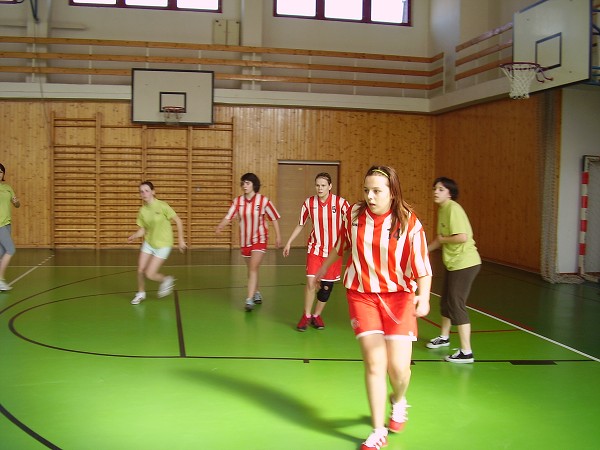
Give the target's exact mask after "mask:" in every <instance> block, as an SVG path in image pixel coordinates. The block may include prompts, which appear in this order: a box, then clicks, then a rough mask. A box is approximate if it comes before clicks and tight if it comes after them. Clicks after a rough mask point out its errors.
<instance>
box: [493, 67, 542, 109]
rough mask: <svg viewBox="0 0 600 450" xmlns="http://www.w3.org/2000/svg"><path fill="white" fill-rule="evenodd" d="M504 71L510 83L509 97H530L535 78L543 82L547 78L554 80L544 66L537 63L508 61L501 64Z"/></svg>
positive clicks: (517, 98)
mask: <svg viewBox="0 0 600 450" xmlns="http://www.w3.org/2000/svg"><path fill="white" fill-rule="evenodd" d="M500 68H501V69H502V72H504V74H505V75H506V77H507V78H508V81H509V83H510V92H509V94H508V95H509V97H510V98H512V99H515V100H521V99H526V98H529V91H530V88H531V83H532V82H533V79H534V78H536V79H537V81H539V82H540V83H543V82H544V81H545V80H552V78H549V77H547V76H546V74H545V73H544V68H543V67H541V66H540V65H539V64H536V63H520V62H514V63H507V64H501V65H500Z"/></svg>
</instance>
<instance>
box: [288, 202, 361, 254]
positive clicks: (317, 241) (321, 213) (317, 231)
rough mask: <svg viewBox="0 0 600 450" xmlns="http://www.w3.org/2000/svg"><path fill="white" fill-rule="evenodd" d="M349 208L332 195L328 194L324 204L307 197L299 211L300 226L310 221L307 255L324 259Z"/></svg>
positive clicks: (348, 205)
mask: <svg viewBox="0 0 600 450" xmlns="http://www.w3.org/2000/svg"><path fill="white" fill-rule="evenodd" d="M348 208H350V204H349V203H348V201H347V200H346V199H344V198H342V197H339V196H337V195H334V194H329V196H328V197H327V200H325V202H321V201H320V200H319V197H318V196H317V195H313V196H312V197H308V198H307V199H306V200H305V201H304V203H303V204H302V210H301V211H300V222H299V223H300V225H304V224H305V223H307V222H308V220H309V219H310V220H311V222H312V226H313V229H312V231H311V232H310V236H309V237H308V253H311V254H313V255H317V256H322V257H323V258H326V257H327V255H329V250H331V248H332V247H333V246H334V245H335V243H336V242H337V239H338V235H339V234H340V231H341V228H342V217H343V216H344V214H346V211H347V210H348Z"/></svg>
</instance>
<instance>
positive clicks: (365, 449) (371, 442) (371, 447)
mask: <svg viewBox="0 0 600 450" xmlns="http://www.w3.org/2000/svg"><path fill="white" fill-rule="evenodd" d="M387 445H388V442H387V435H381V434H379V433H377V432H376V431H373V432H372V433H371V434H370V435H369V437H368V438H367V440H366V441H365V442H363V443H362V445H361V446H360V450H379V449H381V448H383V447H387Z"/></svg>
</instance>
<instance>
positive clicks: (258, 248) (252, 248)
mask: <svg viewBox="0 0 600 450" xmlns="http://www.w3.org/2000/svg"><path fill="white" fill-rule="evenodd" d="M241 250H242V256H244V257H246V258H250V256H251V255H252V252H263V253H265V252H266V251H267V243H266V242H263V243H262V244H261V243H258V244H252V245H249V246H248V247H242V248H241Z"/></svg>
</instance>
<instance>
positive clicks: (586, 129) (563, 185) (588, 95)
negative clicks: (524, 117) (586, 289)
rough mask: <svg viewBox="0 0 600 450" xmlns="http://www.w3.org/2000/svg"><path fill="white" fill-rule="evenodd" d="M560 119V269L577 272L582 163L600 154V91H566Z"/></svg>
mask: <svg viewBox="0 0 600 450" xmlns="http://www.w3.org/2000/svg"><path fill="white" fill-rule="evenodd" d="M561 116H562V130H561V155H560V188H559V199H558V248H557V252H558V255H557V265H558V267H557V269H558V272H559V273H577V257H578V254H579V249H578V243H579V212H580V209H579V208H580V205H581V202H580V180H581V167H582V166H581V164H582V157H583V156H584V155H600V126H598V125H599V122H598V117H600V88H598V87H587V88H581V87H569V88H564V89H563V100H562V113H561Z"/></svg>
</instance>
